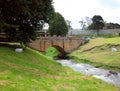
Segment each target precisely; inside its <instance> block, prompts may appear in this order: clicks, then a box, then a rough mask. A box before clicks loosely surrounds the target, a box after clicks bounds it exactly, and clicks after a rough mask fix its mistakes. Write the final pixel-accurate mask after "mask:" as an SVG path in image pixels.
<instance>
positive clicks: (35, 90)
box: [0, 45, 119, 91]
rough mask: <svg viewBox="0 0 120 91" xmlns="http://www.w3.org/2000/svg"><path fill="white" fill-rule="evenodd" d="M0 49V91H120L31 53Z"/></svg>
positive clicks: (34, 52)
mask: <svg viewBox="0 0 120 91" xmlns="http://www.w3.org/2000/svg"><path fill="white" fill-rule="evenodd" d="M14 49H15V47H13V46H5V45H4V46H3V45H0V91H119V88H118V87H115V86H112V85H110V84H106V83H104V82H103V81H101V80H99V79H96V78H93V77H89V76H84V75H82V74H80V73H77V72H74V71H73V70H71V69H70V68H68V67H62V66H61V65H60V64H59V63H57V62H55V61H54V60H51V59H49V58H47V57H46V56H44V55H42V54H41V53H39V52H37V51H34V50H32V49H29V48H27V49H25V50H24V52H23V53H17V52H14Z"/></svg>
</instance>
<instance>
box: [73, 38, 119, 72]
mask: <svg viewBox="0 0 120 91" xmlns="http://www.w3.org/2000/svg"><path fill="white" fill-rule="evenodd" d="M112 48H116V49H117V52H112V51H111V49H112ZM71 55H72V56H75V57H77V58H79V59H83V60H87V61H89V62H93V63H96V64H97V65H98V66H103V68H110V69H112V70H117V71H120V37H115V38H96V39H91V40H90V42H89V43H87V44H86V45H84V46H82V47H80V48H79V49H78V50H76V51H74V52H72V53H71Z"/></svg>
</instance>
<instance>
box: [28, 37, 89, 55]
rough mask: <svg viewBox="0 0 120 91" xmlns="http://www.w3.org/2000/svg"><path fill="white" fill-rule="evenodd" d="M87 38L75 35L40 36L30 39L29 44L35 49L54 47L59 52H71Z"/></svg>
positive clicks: (41, 49) (43, 50)
mask: <svg viewBox="0 0 120 91" xmlns="http://www.w3.org/2000/svg"><path fill="white" fill-rule="evenodd" d="M86 42H87V40H85V39H81V38H77V37H40V38H38V39H37V40H35V41H32V42H31V43H30V44H29V46H30V47H31V48H33V49H35V50H38V51H41V52H45V51H46V49H47V48H48V47H51V46H52V47H55V48H56V49H57V50H58V51H59V52H60V53H63V52H71V51H73V50H75V49H77V48H78V47H80V46H81V45H83V44H85V43H86Z"/></svg>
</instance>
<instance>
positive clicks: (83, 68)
mask: <svg viewBox="0 0 120 91" xmlns="http://www.w3.org/2000/svg"><path fill="white" fill-rule="evenodd" d="M57 62H59V63H61V64H62V66H69V67H70V68H72V69H73V70H74V71H77V72H80V73H82V74H84V75H88V76H93V77H96V78H99V79H101V80H103V81H105V82H107V83H111V84H113V85H116V86H119V87H120V73H118V72H115V71H110V70H104V69H101V68H96V67H94V66H91V65H89V64H84V63H74V62H72V60H57Z"/></svg>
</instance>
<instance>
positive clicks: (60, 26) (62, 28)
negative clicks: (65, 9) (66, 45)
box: [49, 13, 68, 36]
mask: <svg viewBox="0 0 120 91" xmlns="http://www.w3.org/2000/svg"><path fill="white" fill-rule="evenodd" d="M49 32H50V35H51V36H53V35H56V36H65V35H66V34H67V33H68V27H67V24H66V22H65V19H64V17H63V16H62V15H61V14H59V13H55V14H54V16H53V18H52V20H51V22H50V25H49Z"/></svg>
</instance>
